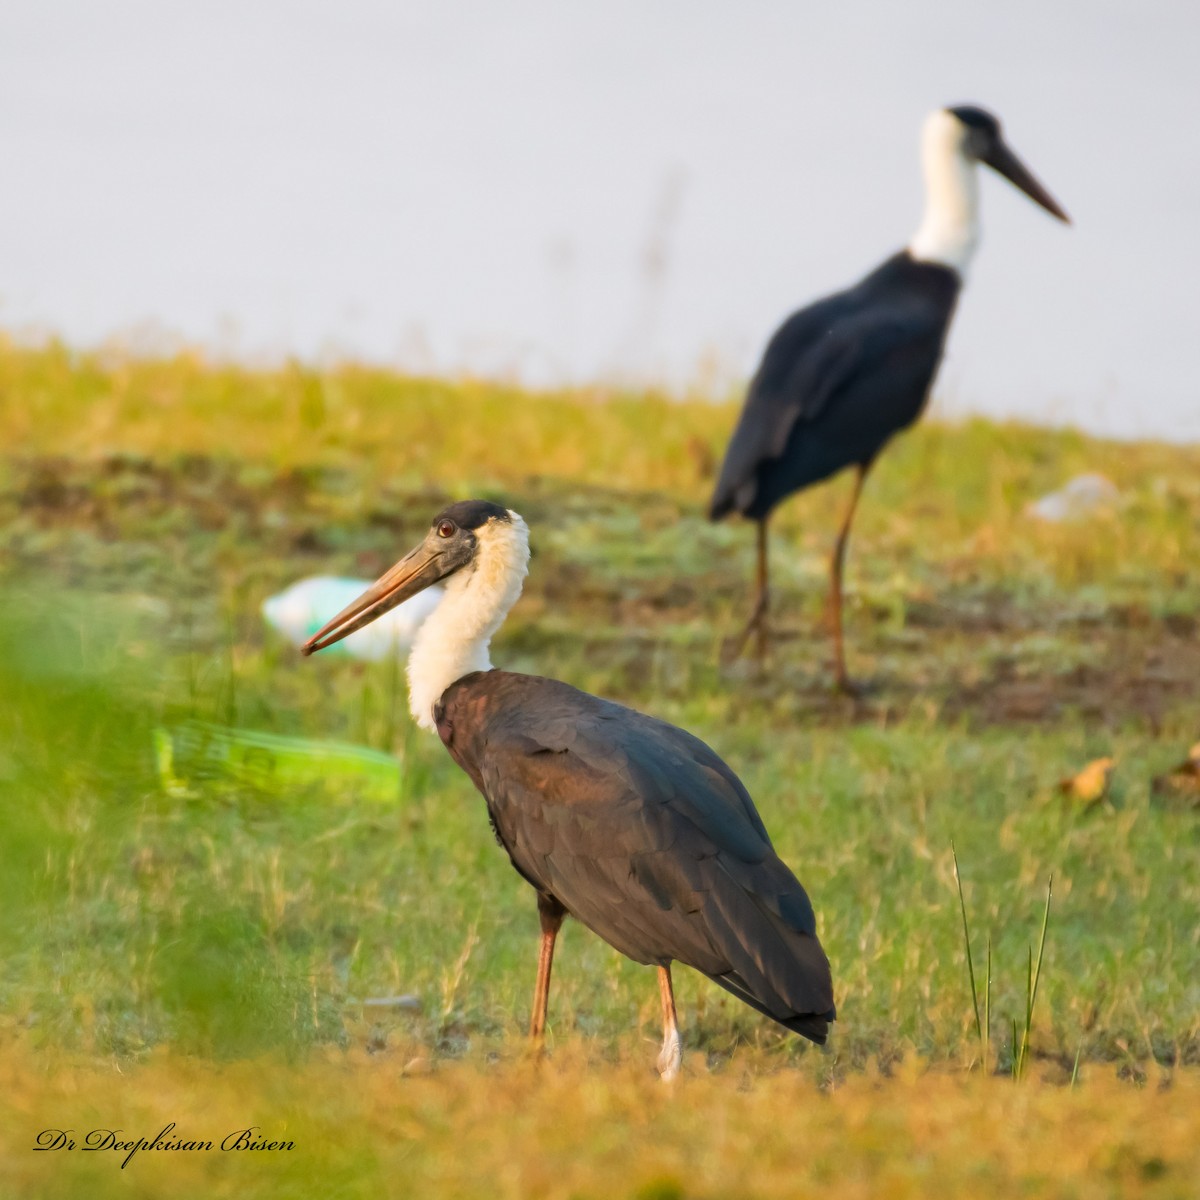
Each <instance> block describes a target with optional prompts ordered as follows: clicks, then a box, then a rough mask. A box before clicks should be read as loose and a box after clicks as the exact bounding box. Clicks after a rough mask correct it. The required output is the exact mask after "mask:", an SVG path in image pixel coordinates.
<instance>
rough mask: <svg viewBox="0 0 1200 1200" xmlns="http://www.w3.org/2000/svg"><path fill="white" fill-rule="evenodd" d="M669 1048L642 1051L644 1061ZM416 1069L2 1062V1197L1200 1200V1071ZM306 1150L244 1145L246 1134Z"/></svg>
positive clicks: (420, 1061) (472, 1065) (580, 1053)
mask: <svg viewBox="0 0 1200 1200" xmlns="http://www.w3.org/2000/svg"><path fill="white" fill-rule="evenodd" d="M650 1049H651V1048H650V1047H649V1046H637V1047H633V1050H634V1052H635V1055H636V1054H643V1055H644V1053H646V1052H647V1051H649V1050H650ZM404 1053H405V1054H407V1055H409V1056H410V1057H408V1058H407V1060H406V1064H407V1065H406V1067H404V1069H402V1066H401V1063H400V1062H398V1061H396V1060H395V1059H389V1058H386V1057H381V1056H373V1057H372V1056H369V1055H367V1054H365V1053H362V1052H361V1051H352V1052H349V1053H345V1054H337V1055H330V1054H322V1055H314V1056H312V1057H311V1058H310V1059H309V1060H308V1061H307V1062H306V1063H305V1064H304V1065H303V1066H297V1065H289V1064H286V1063H281V1062H278V1061H275V1060H273V1059H254V1060H250V1061H243V1062H238V1063H232V1064H227V1065H222V1066H217V1065H214V1064H212V1063H209V1062H206V1061H204V1060H199V1059H195V1058H185V1057H182V1056H180V1055H174V1054H156V1055H154V1056H153V1057H152V1058H151V1059H150V1060H149V1061H148V1062H147V1063H145V1064H144V1065H142V1066H140V1067H138V1068H137V1069H136V1070H134V1071H131V1072H128V1073H125V1074H121V1075H118V1074H117V1073H116V1072H115V1071H113V1070H112V1068H111V1067H105V1066H102V1065H97V1064H90V1063H89V1064H80V1063H79V1062H77V1061H74V1060H66V1061H62V1060H60V1059H58V1058H57V1057H56V1056H53V1055H51V1056H49V1058H47V1057H46V1056H43V1055H38V1056H33V1055H30V1054H29V1053H28V1052H22V1053H19V1054H17V1055H15V1056H7V1057H6V1058H4V1059H3V1060H0V1114H2V1115H3V1118H4V1120H3V1132H2V1133H0V1186H2V1187H5V1192H6V1194H10V1195H16V1196H21V1197H26V1198H28V1200H51V1198H53V1200H58V1198H59V1197H63V1196H68V1195H70V1196H80V1197H83V1196H87V1197H92V1198H95V1200H104V1198H105V1197H109V1196H129V1195H134V1196H172V1197H177V1198H178V1200H193V1198H196V1200H199V1198H201V1197H203V1198H204V1200H210V1198H217V1197H239V1198H241V1197H245V1198H247V1200H256V1198H258V1197H280V1198H289V1197H294V1198H297V1200H299V1198H304V1200H308V1198H310V1197H314V1196H337V1197H339V1198H343V1197H344V1198H345V1200H357V1198H363V1200H367V1198H369V1200H377V1198H380V1197H383V1198H390V1197H396V1198H400V1197H412V1196H488V1197H493V1198H495V1200H528V1198H530V1197H536V1198H546V1200H558V1198H560V1197H561V1198H564V1200H565V1198H567V1197H572V1198H576V1200H609V1198H613V1197H622V1198H624V1197H630V1198H634V1200H682V1198H683V1197H691V1198H697V1200H700V1198H712V1200H717V1198H725V1197H750V1196H754V1197H764V1198H778V1200H792V1198H794V1197H797V1196H815V1195H826V1194H833V1195H836V1196H838V1197H845V1198H846V1200H900V1198H913V1200H916V1198H922V1200H924V1198H926V1197H933V1196H939V1197H940V1196H963V1197H966V1196H980V1197H983V1196H1024V1197H1034V1198H1036V1197H1064V1196H1079V1197H1092V1196H1096V1197H1100V1196H1139V1197H1154V1198H1162V1200H1166V1198H1168V1197H1177V1198H1179V1200H1185V1198H1190V1197H1193V1196H1194V1195H1195V1182H1196V1179H1197V1177H1198V1176H1200V1140H1198V1139H1197V1138H1196V1136H1195V1135H1196V1115H1195V1114H1196V1110H1197V1108H1200V1079H1198V1078H1197V1075H1196V1074H1195V1073H1193V1072H1181V1073H1177V1074H1176V1075H1175V1076H1174V1077H1171V1078H1168V1077H1164V1078H1163V1079H1162V1080H1161V1081H1160V1080H1155V1084H1156V1086H1148V1087H1144V1088H1132V1087H1130V1086H1128V1085H1127V1084H1123V1083H1120V1082H1118V1081H1117V1080H1115V1079H1114V1078H1113V1077H1112V1076H1111V1075H1110V1074H1105V1075H1097V1076H1096V1077H1095V1078H1092V1079H1087V1080H1085V1082H1084V1083H1083V1084H1081V1085H1080V1086H1079V1087H1078V1088H1076V1089H1075V1090H1073V1091H1072V1090H1067V1089H1064V1088H1061V1087H1057V1086H1052V1085H1048V1084H1045V1083H1042V1082H1037V1081H1030V1082H1029V1083H1028V1085H1026V1086H1022V1087H1021V1088H1020V1089H1013V1088H1012V1087H1010V1086H1005V1085H1003V1084H999V1085H998V1084H997V1083H996V1082H993V1081H988V1080H986V1079H981V1078H979V1077H978V1076H964V1075H961V1074H959V1075H950V1074H946V1073H944V1072H935V1071H928V1070H924V1069H922V1068H921V1067H920V1066H919V1065H918V1064H917V1063H915V1062H913V1061H910V1062H909V1063H907V1064H906V1065H905V1066H904V1067H902V1068H901V1069H898V1070H896V1071H894V1072H890V1073H889V1074H888V1075H886V1076H885V1075H881V1074H880V1073H879V1072H878V1071H877V1070H876V1069H875V1068H873V1067H872V1068H871V1069H869V1070H867V1071H865V1072H864V1073H861V1074H857V1075H855V1076H853V1077H851V1078H849V1079H847V1080H846V1081H844V1082H843V1083H841V1084H840V1085H838V1086H837V1087H828V1088H826V1089H825V1090H823V1091H818V1090H817V1089H816V1088H814V1086H813V1084H812V1082H811V1079H810V1078H809V1077H807V1076H806V1075H804V1074H797V1073H796V1072H793V1071H778V1070H775V1069H773V1068H772V1065H771V1064H770V1063H769V1062H766V1061H764V1060H763V1059H762V1058H761V1057H760V1056H757V1055H755V1054H748V1055H744V1056H741V1057H739V1060H738V1061H737V1062H736V1063H735V1064H730V1065H729V1067H728V1069H726V1070H723V1071H717V1072H709V1071H707V1070H705V1069H704V1068H703V1066H702V1065H700V1066H697V1065H696V1064H695V1063H694V1062H693V1063H692V1064H691V1065H690V1066H687V1067H685V1074H684V1076H683V1077H682V1078H681V1079H680V1080H679V1081H678V1083H677V1085H675V1086H674V1087H664V1086H663V1085H662V1084H661V1083H660V1082H658V1081H657V1079H656V1078H653V1077H652V1075H651V1073H650V1072H649V1071H648V1070H647V1068H646V1066H645V1064H644V1063H642V1062H638V1061H635V1062H633V1063H631V1062H629V1061H627V1060H626V1061H621V1062H617V1063H612V1062H609V1061H604V1060H601V1061H598V1060H597V1057H596V1055H595V1054H594V1052H593V1050H592V1048H591V1047H590V1046H589V1045H587V1044H585V1043H582V1042H581V1041H580V1040H579V1039H573V1040H572V1041H571V1043H570V1044H569V1045H567V1046H563V1047H561V1048H560V1050H559V1052H558V1053H557V1054H556V1056H555V1058H554V1059H553V1060H552V1061H550V1062H547V1063H544V1064H542V1066H541V1067H540V1069H539V1068H537V1067H535V1066H534V1065H533V1064H531V1063H529V1062H526V1061H523V1060H522V1059H520V1058H518V1057H516V1056H515V1055H514V1054H513V1053H512V1051H511V1048H510V1050H509V1053H508V1055H507V1056H506V1057H505V1058H504V1059H503V1060H502V1061H499V1062H495V1061H493V1062H488V1063H485V1062H483V1061H481V1060H480V1059H479V1058H478V1057H474V1056H473V1057H472V1058H470V1059H469V1060H467V1061H463V1062H454V1063H441V1064H438V1065H431V1064H430V1063H429V1062H428V1060H427V1059H425V1058H423V1057H421V1050H420V1047H418V1046H408V1047H405V1048H404ZM171 1120H173V1121H175V1122H176V1129H175V1130H174V1131H173V1133H172V1134H171V1135H170V1136H172V1137H175V1138H183V1139H187V1140H196V1141H203V1140H208V1141H210V1142H211V1143H212V1145H213V1149H211V1150H203V1151H191V1152H187V1151H182V1152H171V1151H152V1150H142V1151H138V1152H136V1153H135V1154H134V1156H133V1157H132V1159H130V1161H129V1163H128V1165H127V1166H126V1167H125V1168H124V1169H122V1168H121V1165H120V1164H121V1162H122V1160H123V1159H124V1158H125V1153H124V1152H122V1153H117V1152H114V1151H111V1150H108V1151H104V1152H96V1153H86V1152H84V1151H82V1150H81V1149H78V1148H77V1149H75V1150H73V1151H70V1150H61V1151H57V1152H53V1153H43V1154H35V1153H32V1152H29V1150H28V1144H27V1143H26V1141H25V1140H24V1136H27V1135H26V1131H27V1130H31V1131H33V1132H34V1133H36V1132H38V1131H40V1130H41V1129H42V1128H43V1127H45V1126H46V1125H47V1124H54V1125H57V1124H58V1123H59V1122H61V1123H63V1124H71V1125H73V1126H74V1128H75V1131H76V1134H77V1138H78V1143H79V1145H80V1146H82V1144H83V1143H82V1134H84V1133H86V1132H87V1131H88V1130H90V1129H94V1128H105V1129H107V1128H121V1129H123V1130H124V1134H123V1135H122V1136H123V1138H124V1139H125V1140H136V1139H137V1138H139V1137H144V1138H145V1139H146V1140H147V1141H150V1140H152V1139H153V1138H154V1137H155V1135H156V1134H158V1133H159V1131H160V1130H161V1129H162V1128H163V1127H164V1126H165V1125H166V1123H167V1122H168V1121H171ZM247 1126H258V1127H259V1128H258V1131H257V1137H259V1138H262V1139H269V1140H271V1141H278V1142H282V1141H291V1142H292V1143H293V1146H294V1149H292V1150H288V1151H283V1150H277V1151H273V1152H272V1151H257V1152H254V1151H244V1152H241V1153H237V1152H221V1151H220V1150H219V1149H218V1147H219V1145H220V1143H221V1141H222V1139H224V1138H225V1137H226V1136H228V1135H229V1134H232V1133H233V1132H234V1131H237V1130H241V1129H243V1128H246V1127H247Z"/></svg>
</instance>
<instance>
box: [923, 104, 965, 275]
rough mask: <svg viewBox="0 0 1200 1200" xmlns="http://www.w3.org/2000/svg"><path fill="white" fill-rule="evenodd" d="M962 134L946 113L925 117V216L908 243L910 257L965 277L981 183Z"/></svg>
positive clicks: (958, 122) (959, 122)
mask: <svg viewBox="0 0 1200 1200" xmlns="http://www.w3.org/2000/svg"><path fill="white" fill-rule="evenodd" d="M966 134H967V131H966V127H965V126H964V125H963V123H962V122H961V121H960V120H959V119H958V118H957V117H955V116H953V115H952V114H950V113H948V112H946V111H945V109H938V110H937V111H936V112H932V113H930V114H929V116H928V117H926V118H925V125H924V127H923V128H922V130H921V166H922V168H923V169H924V173H925V215H924V217H923V218H922V220H921V225H920V228H919V229H918V230H917V232H916V233H915V234H914V235H913V239H912V241H911V242H909V244H908V252H909V253H910V254H911V255H912V256H913V258H915V259H917V260H918V261H920V262H933V263H940V264H941V265H942V266H944V267H951V268H953V269H954V270H955V271H957V272H958V273H959V275H960V276H962V277H963V278H964V279H965V278H966V273H967V267H968V266H969V265H970V262H971V258H972V256H973V255H974V253H975V249H976V247H977V246H978V245H979V180H978V178H977V174H976V167H975V162H974V161H973V160H972V159H970V158H968V157H967V155H966V151H965V150H964V142H965V140H966Z"/></svg>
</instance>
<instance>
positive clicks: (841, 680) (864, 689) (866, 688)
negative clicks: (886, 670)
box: [833, 672, 879, 700]
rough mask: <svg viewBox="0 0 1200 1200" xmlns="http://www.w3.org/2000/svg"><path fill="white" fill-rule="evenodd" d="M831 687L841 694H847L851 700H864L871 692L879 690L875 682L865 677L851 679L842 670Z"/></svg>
mask: <svg viewBox="0 0 1200 1200" xmlns="http://www.w3.org/2000/svg"><path fill="white" fill-rule="evenodd" d="M833 687H834V691H836V692H838V693H839V694H840V695H842V696H848V697H849V698H850V699H851V700H865V699H866V698H867V697H868V696H869V695H870V694H871V693H872V692H877V691H878V690H879V685H878V684H877V683H872V682H869V681H868V680H865V679H851V678H850V676H849V675H847V674H845V673H844V672H843V673H842V674H840V675H838V676H837V678H836V679H835V680H834V684H833Z"/></svg>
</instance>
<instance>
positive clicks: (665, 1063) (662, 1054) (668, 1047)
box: [658, 1029, 683, 1083]
mask: <svg viewBox="0 0 1200 1200" xmlns="http://www.w3.org/2000/svg"><path fill="white" fill-rule="evenodd" d="M682 1062H683V1044H682V1043H681V1042H680V1040H679V1030H678V1029H672V1030H671V1031H670V1032H669V1033H667V1035H666V1037H664V1038H663V1044H662V1050H661V1051H659V1055H658V1073H659V1075H661V1076H662V1080H663V1082H664V1083H670V1082H671V1080H672V1079H674V1078H675V1076H676V1075H678V1074H679V1066H680V1064H681V1063H682Z"/></svg>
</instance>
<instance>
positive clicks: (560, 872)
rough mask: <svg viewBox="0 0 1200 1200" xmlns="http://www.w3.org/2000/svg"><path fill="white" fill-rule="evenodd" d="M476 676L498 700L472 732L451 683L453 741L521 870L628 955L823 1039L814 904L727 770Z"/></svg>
mask: <svg viewBox="0 0 1200 1200" xmlns="http://www.w3.org/2000/svg"><path fill="white" fill-rule="evenodd" d="M469 678H472V679H475V680H478V683H475V684H473V685H471V686H472V688H477V689H484V688H490V690H491V691H492V692H493V694H494V695H495V699H496V701H497V702H496V703H491V704H478V703H477V704H476V705H475V706H474V712H475V713H476V714H477V716H484V714H485V710H486V717H485V720H484V727H485V732H483V731H473V732H471V733H470V734H468V732H467V731H466V730H464V729H462V728H461V724H460V723H459V722H455V710H456V708H458V707H459V706H460V704H461V702H462V698H461V697H458V696H456V695H455V692H456V690H457V689H461V688H462V686H463V685H462V684H461V683H460V684H458V685H455V688H454V689H451V692H450V693H448V696H449V697H450V700H449V701H448V702H447V705H446V708H447V713H446V723H447V725H453V726H454V728H453V731H452V733H451V736H450V740H449V741H448V742H447V744H448V745H449V746H450V748H451V751H452V753H454V755H455V757H456V758H459V759H460V761H462V759H465V758H469V759H471V760H472V766H473V767H474V768H475V770H474V771H471V773H472V775H473V776H474V775H475V774H476V772H477V773H478V779H477V782H478V783H479V784H480V786H481V790H482V791H483V793H484V795H485V796H486V798H487V800H488V806H489V809H490V811H491V813H492V817H493V820H494V822H495V825H496V828H497V830H498V833H499V836H500V838H501V841H502V842H503V844H504V846H505V848H506V849H507V850H508V852H509V855H510V856H511V858H512V860H513V863H514V865H515V866H516V867H517V869H518V870H519V871H520V872H521V874H523V875H524V876H525V877H526V878H527V879H529V880H530V882H531V883H533V884H534V886H535V887H537V888H538V889H539V890H541V891H543V892H546V893H548V894H550V895H552V896H554V897H555V898H556V899H557V900H558V901H559V902H560V903H561V904H562V905H563V906H564V907H565V908H566V909H567V911H568V912H570V913H571V914H572V915H573V916H574V917H576V918H577V919H578V920H580V921H581V922H583V924H585V925H587V926H588V927H589V928H591V929H592V930H594V931H595V932H596V933H597V934H599V935H600V936H601V937H602V938H604V939H605V941H607V942H609V943H610V944H611V945H613V946H615V947H616V948H617V949H618V950H620V951H621V952H622V953H623V954H626V955H628V956H629V957H630V958H633V959H635V960H637V961H639V962H644V963H662V964H665V963H668V962H670V961H672V960H677V961H679V962H683V963H686V964H687V965H689V966H692V967H695V968H696V969H697V970H699V971H702V972H703V973H704V974H706V975H708V976H709V977H710V978H712V979H714V980H715V981H716V982H717V983H719V984H721V985H722V986H723V987H726V988H727V989H728V990H730V991H731V992H733V993H734V994H735V995H737V996H739V997H740V998H741V999H743V1000H745V1001H746V1002H747V1003H749V1004H752V1005H753V1006H754V1007H755V1008H757V1009H759V1011H761V1012H764V1013H766V1014H767V1015H768V1016H771V1017H773V1018H774V1019H775V1020H777V1021H780V1022H782V1023H784V1024H786V1025H788V1026H789V1027H790V1028H793V1029H796V1030H797V1031H798V1032H801V1033H804V1034H805V1035H806V1036H809V1037H812V1038H814V1039H815V1040H823V1039H824V1036H825V1026H826V1023H827V1022H828V1021H829V1020H831V1019H832V1017H833V1009H834V1006H833V993H832V981H831V979H830V974H829V964H828V961H827V959H826V958H825V954H824V951H823V950H822V949H821V946H820V943H819V942H818V941H817V938H816V924H815V919H814V916H813V911H812V906H811V904H810V903H809V900H808V897H807V895H806V894H805V892H804V889H803V888H802V887H801V886H800V884H799V882H798V881H797V880H796V878H795V876H794V875H793V874H792V873H791V871H789V870H788V868H787V867H786V866H785V865H784V864H783V862H782V861H781V860H780V859H779V857H778V855H776V853H775V851H774V849H773V847H772V846H771V842H770V839H769V838H768V836H767V833H766V830H765V829H764V828H763V824H762V821H761V819H760V818H759V816H758V813H757V811H756V810H755V808H754V805H753V802H752V801H751V799H750V797H749V795H748V794H747V792H746V790H745V788H744V787H743V786H742V784H741V782H740V780H738V778H737V776H736V775H734V773H733V772H732V771H731V770H730V769H729V767H728V766H727V765H726V764H725V763H724V762H723V761H722V760H721V759H720V758H719V757H718V756H717V755H716V754H715V753H714V752H713V751H712V750H711V749H709V747H708V746H706V745H705V744H704V743H703V742H701V741H700V740H699V739H697V738H694V737H692V735H690V734H688V733H686V732H685V731H683V730H681V729H677V728H676V727H674V726H672V725H668V724H665V723H664V722H662V721H656V720H654V719H653V718H650V717H646V716H643V715H642V714H640V713H637V712H634V711H633V710H631V709H627V708H623V707H622V706H620V705H616V704H612V703H609V702H607V701H603V700H599V699H597V698H596V697H594V696H590V695H588V694H587V693H584V692H579V691H576V690H575V689H574V688H571V687H568V686H567V685H566V684H561V683H557V682H556V681H552V680H547V679H539V678H536V677H532V676H520V675H511V674H508V673H506V672H489V673H488V674H487V675H480V676H475V677H469ZM443 736H445V735H443ZM460 755H461V758H460ZM463 765H464V766H466V765H467V763H466V762H464V763H463Z"/></svg>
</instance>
